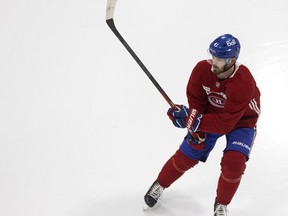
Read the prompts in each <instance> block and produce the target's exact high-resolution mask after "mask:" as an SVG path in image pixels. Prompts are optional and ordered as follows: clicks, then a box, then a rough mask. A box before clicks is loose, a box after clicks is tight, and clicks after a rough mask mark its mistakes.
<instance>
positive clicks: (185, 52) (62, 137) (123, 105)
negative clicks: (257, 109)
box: [0, 0, 288, 216]
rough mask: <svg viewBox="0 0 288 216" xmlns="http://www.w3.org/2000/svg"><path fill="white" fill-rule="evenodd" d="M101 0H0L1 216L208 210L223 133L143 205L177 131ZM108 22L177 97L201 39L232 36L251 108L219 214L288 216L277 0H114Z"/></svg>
mask: <svg viewBox="0 0 288 216" xmlns="http://www.w3.org/2000/svg"><path fill="white" fill-rule="evenodd" d="M106 3H107V1H106V0H94V1H91V0H87V1H80V0H72V1H71V0H70V1H68V0H49V1H48V0H42V1H36V0H26V1H21V0H9V1H8V0H1V1H0V103H1V105H0V216H120V215H121V216H199V215H202V216H212V215H213V204H214V199H215V193H216V185H217V180H218V176H219V173H220V159H221V156H222V150H223V149H224V146H225V140H224V138H223V139H222V138H221V139H220V140H219V141H218V143H217V145H216V147H215V149H214V150H213V152H212V153H211V155H210V158H209V159H208V161H207V162H206V163H205V164H203V163H202V164H199V165H198V166H196V167H195V168H194V169H192V170H190V171H189V172H187V173H186V174H185V175H184V176H183V177H182V178H181V179H180V180H179V181H177V182H176V183H175V184H173V185H172V186H171V187H170V188H169V189H167V190H165V193H164V197H163V199H162V201H161V203H160V204H159V205H158V206H157V207H156V208H155V209H153V210H150V211H147V212H143V211H142V206H143V204H144V200H143V196H144V194H145V193H146V191H147V189H148V188H149V187H150V185H151V183H152V182H153V181H154V180H155V178H156V177H157V175H158V172H159V171H160V169H161V167H162V165H163V164H164V163H165V162H166V160H167V159H168V158H169V157H170V156H171V155H172V154H173V153H174V152H175V151H176V150H177V149H178V146H179V144H180V143H181V142H182V139H183V137H184V135H185V133H186V131H185V130H183V129H182V130H181V129H177V128H175V127H174V126H173V125H172V123H171V122H170V120H169V118H168V117H167V116H166V111H167V109H168V108H169V105H168V104H167V103H166V101H165V100H164V99H163V97H162V96H161V94H160V93H159V92H158V91H157V89H156V88H155V87H154V86H153V84H152V83H151V82H150V80H149V79H148V78H147V76H146V75H145V74H144V73H143V71H142V70H141V68H140V67H139V66H138V65H137V63H136V62H135V61H134V60H133V58H132V57H131V56H130V54H129V53H128V52H127V51H126V50H125V48H124V47H123V46H122V44H121V43H120V42H119V41H118V39H117V38H116V37H115V35H114V34H113V33H112V31H111V30H110V29H109V28H108V26H107V25H106V22H105V12H106ZM115 24H116V26H117V28H118V30H119V31H120V33H121V34H122V35H123V37H124V38H125V39H126V40H127V42H128V43H129V44H130V46H131V47H132V48H133V50H134V51H135V52H136V53H137V54H138V56H139V57H140V59H141V60H142V61H143V63H144V64H145V65H146V67H147V68H148V69H149V70H150V72H151V73H152V74H153V76H154V77H155V79H156V80H157V81H158V82H159V84H160V85H161V86H162V88H163V89H164V90H165V91H166V93H167V94H168V95H169V97H170V98H171V99H172V100H173V102H175V103H178V104H187V100H186V95H185V93H186V92H185V91H186V84H187V81H188V78H189V76H190V73H191V70H192V68H193V67H194V66H195V64H196V63H197V62H198V61H200V60H202V59H205V58H207V57H208V55H207V48H208V46H209V44H210V43H211V42H212V41H213V40H214V39H215V38H216V37H218V36H219V35H222V34H224V33H231V34H233V35H235V36H236V37H237V38H238V39H239V40H240V43H241V45H242V49H241V53H240V57H239V61H240V62H241V63H243V64H244V65H246V66H247V67H248V68H249V69H250V70H251V72H252V74H253V75H254V78H255V80H256V81H257V83H258V87H259V88H260V90H261V93H262V97H261V112H262V115H261V117H260V119H259V122H258V135H257V138H256V140H255V144H254V147H253V151H252V154H251V158H250V160H249V162H248V163H247V169H246V171H245V175H244V176H243V180H242V182H241V185H240V187H239V190H238V192H237V194H236V195H235V197H234V200H233V202H232V203H231V205H229V210H230V214H229V216H243V215H245V216H250V215H251V216H255V215H259V216H271V215H273V216H274V215H275V216H276V215H277V216H287V214H288V205H287V202H288V127H287V122H288V117H287V115H288V114H287V95H286V94H287V93H288V69H287V65H286V63H287V60H288V6H287V1H285V0H274V1H268V0H243V1H235V0H230V1H228V0H218V1H212V0H210V1H208V0H202V1H195V0H193V1H191V0H182V1H172V0H118V2H117V6H116V11H115Z"/></svg>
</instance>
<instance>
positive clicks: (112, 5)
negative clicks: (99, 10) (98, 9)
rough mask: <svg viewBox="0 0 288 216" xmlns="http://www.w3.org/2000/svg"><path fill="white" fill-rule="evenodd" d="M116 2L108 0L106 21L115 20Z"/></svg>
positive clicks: (115, 0)
mask: <svg viewBox="0 0 288 216" xmlns="http://www.w3.org/2000/svg"><path fill="white" fill-rule="evenodd" d="M116 2H117V0H108V1H107V8H106V20H109V19H113V17H114V10H115V6H116Z"/></svg>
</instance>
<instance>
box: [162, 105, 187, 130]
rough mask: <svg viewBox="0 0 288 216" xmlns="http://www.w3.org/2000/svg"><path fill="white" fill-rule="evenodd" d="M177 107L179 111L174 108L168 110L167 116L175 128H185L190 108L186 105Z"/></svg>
mask: <svg viewBox="0 0 288 216" xmlns="http://www.w3.org/2000/svg"><path fill="white" fill-rule="evenodd" d="M176 107H177V108H178V110H175V109H172V108H170V109H168V111H167V115H168V116H169V118H170V119H171V121H172V122H173V124H174V125H175V127H178V128H185V127H186V118H187V116H188V114H189V108H187V107H186V106H184V105H178V104H176Z"/></svg>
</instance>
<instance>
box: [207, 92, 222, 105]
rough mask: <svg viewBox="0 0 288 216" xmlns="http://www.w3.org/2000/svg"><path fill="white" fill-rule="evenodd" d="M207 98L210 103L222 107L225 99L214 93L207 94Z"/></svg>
mask: <svg viewBox="0 0 288 216" xmlns="http://www.w3.org/2000/svg"><path fill="white" fill-rule="evenodd" d="M208 100H209V102H210V104H212V105H213V106H215V107H218V108H224V105H225V99H224V98H222V97H219V96H216V95H209V96H208Z"/></svg>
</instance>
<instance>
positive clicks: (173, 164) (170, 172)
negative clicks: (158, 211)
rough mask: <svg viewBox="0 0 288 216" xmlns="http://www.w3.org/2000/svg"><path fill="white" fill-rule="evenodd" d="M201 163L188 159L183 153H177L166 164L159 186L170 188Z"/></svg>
mask: <svg viewBox="0 0 288 216" xmlns="http://www.w3.org/2000/svg"><path fill="white" fill-rule="evenodd" d="M198 162H199V161H197V160H194V159H191V158H188V157H187V156H186V155H184V154H183V152H182V151H180V150H177V151H176V153H175V154H174V155H173V156H172V157H171V158H170V159H169V160H168V161H167V162H166V163H165V165H164V166H163V168H162V170H161V171H160V173H159V175H158V182H159V184H160V185H161V186H162V187H164V188H168V187H169V186H170V185H171V184H172V183H173V182H175V181H176V180H177V179H178V178H180V177H181V176H182V175H183V174H184V173H185V172H186V171H187V170H188V169H190V168H192V167H194V166H195V165H196V164H197V163H198Z"/></svg>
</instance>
